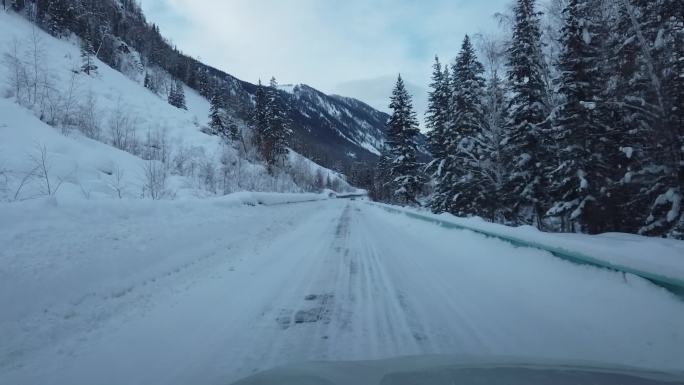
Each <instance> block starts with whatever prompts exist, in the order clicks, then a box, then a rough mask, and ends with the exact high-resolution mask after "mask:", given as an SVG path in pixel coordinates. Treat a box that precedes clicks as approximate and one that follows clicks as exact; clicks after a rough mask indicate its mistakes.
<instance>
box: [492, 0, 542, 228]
mask: <svg viewBox="0 0 684 385" xmlns="http://www.w3.org/2000/svg"><path fill="white" fill-rule="evenodd" d="M534 3H535V1H534V0H517V3H516V6H515V19H514V27H513V37H512V41H511V44H510V47H509V49H508V67H509V70H508V83H509V86H510V91H511V93H512V98H511V100H510V104H509V107H508V117H509V121H508V124H507V134H506V138H505V139H504V140H505V141H506V150H507V151H506V152H507V154H506V158H507V160H506V161H507V162H508V163H509V164H510V167H511V172H510V174H509V180H508V183H507V186H506V187H505V190H506V192H507V196H506V197H505V200H506V203H507V204H508V205H509V206H510V209H511V211H512V213H513V216H514V217H513V218H512V219H513V220H514V221H515V222H522V223H528V224H532V223H534V224H537V225H539V226H541V216H542V215H543V214H544V213H545V211H546V210H545V203H546V199H547V198H546V197H545V191H544V188H545V184H546V183H545V173H546V169H547V167H548V164H549V163H551V162H552V161H551V159H550V158H551V155H550V154H548V153H547V152H546V151H545V148H546V147H545V146H546V145H548V143H547V141H546V140H545V134H546V132H545V131H546V130H545V125H546V123H547V121H546V119H547V115H548V111H547V91H546V90H547V87H546V83H545V78H546V77H545V71H546V68H545V64H544V60H543V57H542V51H541V42H540V39H541V32H540V29H539V17H538V13H537V12H536V11H535V9H534Z"/></svg>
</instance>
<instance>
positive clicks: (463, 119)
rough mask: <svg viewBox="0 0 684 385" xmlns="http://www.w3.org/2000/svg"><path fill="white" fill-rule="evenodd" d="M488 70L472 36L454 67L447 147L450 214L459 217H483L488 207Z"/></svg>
mask: <svg viewBox="0 0 684 385" xmlns="http://www.w3.org/2000/svg"><path fill="white" fill-rule="evenodd" d="M483 73H484V67H483V66H482V64H481V63H480V62H479V61H478V60H477V57H476V54H475V49H474V48H473V46H472V44H471V42H470V37H468V35H466V36H465V38H464V39H463V45H462V46H461V51H460V52H459V54H458V57H457V59H456V63H455V65H454V73H453V77H454V84H457V85H458V86H457V88H455V89H454V103H455V114H454V115H453V121H452V122H451V126H452V127H451V129H450V131H449V137H448V138H447V143H446V152H447V153H448V154H449V158H450V160H449V162H447V164H448V166H447V167H448V168H449V171H450V174H451V194H450V195H451V197H450V200H449V203H448V210H449V212H451V213H452V214H455V215H459V216H468V215H482V214H483V212H482V205H483V204H485V203H486V194H485V193H486V192H485V191H484V188H485V186H484V185H483V179H482V169H481V166H482V165H481V164H480V160H481V157H482V156H483V148H482V143H481V140H480V136H481V135H482V133H483V132H484V128H485V121H484V112H483V108H482V97H483V89H484V84H485V83H484V78H483V77H482V74H483Z"/></svg>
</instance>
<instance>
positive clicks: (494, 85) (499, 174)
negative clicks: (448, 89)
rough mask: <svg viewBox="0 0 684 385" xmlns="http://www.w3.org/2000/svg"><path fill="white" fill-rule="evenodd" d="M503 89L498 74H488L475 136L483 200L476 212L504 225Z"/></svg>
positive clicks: (504, 109) (505, 177) (505, 178)
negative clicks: (481, 127) (481, 117)
mask: <svg viewBox="0 0 684 385" xmlns="http://www.w3.org/2000/svg"><path fill="white" fill-rule="evenodd" d="M506 106H507V100H506V90H505V85H504V83H503V81H502V79H501V78H500V77H499V74H498V72H497V71H492V73H491V74H490V77H489V80H488V82H487V86H486V88H485V96H484V98H483V102H482V108H483V111H484V123H485V126H484V130H483V131H482V132H481V134H480V135H479V136H478V137H477V140H478V142H479V146H480V166H481V176H480V178H481V183H482V192H483V194H484V199H483V201H482V202H480V203H479V206H480V207H479V213H480V215H481V216H482V217H484V218H488V219H490V220H492V221H499V222H503V221H504V218H506V217H509V213H508V211H507V208H506V207H505V205H503V204H502V199H501V195H502V189H503V187H504V183H505V182H506V180H507V176H508V174H507V171H508V168H507V165H506V164H505V162H504V158H503V156H504V152H505V146H504V142H503V140H504V137H505V129H506Z"/></svg>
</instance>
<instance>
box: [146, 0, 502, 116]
mask: <svg viewBox="0 0 684 385" xmlns="http://www.w3.org/2000/svg"><path fill="white" fill-rule="evenodd" d="M510 2H511V0H142V8H143V10H144V12H145V14H146V15H147V18H148V21H150V22H153V23H156V24H157V25H159V27H160V29H161V32H162V34H163V35H164V36H165V37H166V38H168V39H169V40H171V41H172V42H173V43H174V44H176V45H177V46H178V48H179V49H180V50H181V51H183V52H184V53H186V54H188V55H191V56H194V57H198V58H200V59H201V60H202V61H203V62H205V63H207V64H209V65H211V66H214V67H216V68H219V69H221V70H223V71H225V72H227V73H229V74H231V75H234V76H236V77H238V78H240V79H242V80H245V81H249V82H253V83H255V82H257V81H258V80H259V79H262V80H263V81H264V82H267V81H268V80H269V79H270V78H271V76H275V77H276V78H277V79H278V82H279V83H280V84H298V83H304V84H308V85H310V86H312V87H314V88H317V89H319V90H321V91H323V92H325V93H335V94H340V95H344V96H351V97H355V98H358V99H360V100H362V101H364V102H366V103H368V104H370V105H371V106H373V107H375V108H378V109H380V110H383V111H387V110H388V108H387V105H388V104H389V95H390V94H391V91H392V86H393V84H394V82H395V80H396V77H397V75H398V74H399V73H401V74H402V77H403V78H404V80H405V81H406V83H407V87H408V89H409V92H410V93H411V94H413V97H414V105H415V107H416V110H417V112H418V114H419V117H420V118H421V120H422V116H423V113H424V110H425V105H426V101H427V85H428V84H429V80H430V74H431V71H432V68H431V67H432V63H433V60H434V56H435V55H436V54H437V55H439V56H440V58H441V59H442V60H443V61H451V60H452V59H453V58H454V57H455V56H456V54H457V53H458V50H459V48H460V46H461V41H462V40H463V37H464V36H465V34H466V33H468V34H471V35H474V34H477V33H487V34H488V33H495V32H496V31H498V30H499V29H498V26H497V21H496V19H495V18H494V14H495V13H496V12H499V11H504V10H505V9H506V8H507V6H508V4H509V3H510Z"/></svg>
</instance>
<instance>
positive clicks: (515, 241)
mask: <svg viewBox="0 0 684 385" xmlns="http://www.w3.org/2000/svg"><path fill="white" fill-rule="evenodd" d="M368 203H369V204H371V205H373V206H376V207H379V208H381V209H383V210H385V211H387V212H390V213H395V214H404V215H406V216H408V217H410V218H414V219H418V220H421V221H425V222H429V223H433V224H436V225H438V226H441V227H445V228H449V229H457V230H467V231H472V232H474V233H477V234H481V235H484V236H486V237H490V238H496V239H500V240H503V241H506V242H508V243H510V244H512V245H514V246H516V247H529V248H533V249H537V250H543V251H546V252H549V253H551V254H552V255H553V256H555V257H558V258H561V259H563V260H566V261H570V262H573V263H577V264H581V265H591V266H595V267H599V268H603V269H608V270H613V271H617V272H621V273H627V274H633V275H636V276H638V277H641V278H644V279H646V280H648V281H650V282H652V283H654V284H655V285H658V286H660V287H663V288H665V289H667V290H669V291H670V292H672V293H673V294H675V295H677V296H679V297H680V298H682V299H684V280H680V279H677V278H673V277H667V276H664V275H660V274H656V273H651V272H648V271H643V270H639V269H635V268H632V267H629V266H623V265H619V264H614V263H611V262H608V261H605V260H602V259H598V258H595V257H592V256H589V255H586V254H583V253H580V252H575V251H570V250H567V249H564V248H561V247H554V246H549V245H545V244H541V243H538V242H534V241H527V240H524V239H521V238H517V237H515V236H511V235H507V234H499V233H496V232H491V231H487V230H483V229H478V228H475V227H470V226H466V225H460V224H457V223H454V222H449V221H445V220H440V219H437V218H432V217H429V216H426V215H423V214H419V213H415V212H412V211H409V210H405V209H399V208H395V207H389V206H386V205H382V204H378V203H374V202H368Z"/></svg>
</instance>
